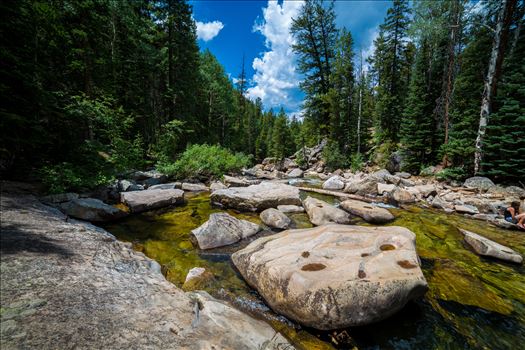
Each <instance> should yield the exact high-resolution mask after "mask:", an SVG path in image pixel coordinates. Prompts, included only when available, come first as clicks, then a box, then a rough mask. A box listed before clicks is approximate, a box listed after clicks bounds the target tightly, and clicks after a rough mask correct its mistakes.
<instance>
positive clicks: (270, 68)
mask: <svg viewBox="0 0 525 350" xmlns="http://www.w3.org/2000/svg"><path fill="white" fill-rule="evenodd" d="M190 4H191V5H192V6H193V17H194V19H195V22H196V24H197V36H198V43H199V46H200V48H201V50H206V49H209V50H210V51H211V52H212V53H213V54H214V55H215V56H216V57H217V59H218V60H219V62H221V64H222V65H223V66H224V68H225V70H226V72H227V73H228V74H229V75H230V78H231V79H232V81H234V82H235V79H236V78H237V77H238V76H239V74H240V72H241V69H242V62H243V57H244V65H245V70H246V76H247V78H248V83H249V84H248V85H249V88H248V90H247V95H248V97H249V98H251V99H255V98H257V97H260V98H261V99H262V102H263V104H264V106H265V109H270V108H273V109H274V110H278V109H279V108H281V107H283V108H284V110H285V112H286V113H287V114H288V115H290V116H291V115H300V114H301V110H302V107H301V104H302V102H303V98H304V94H303V93H302V92H301V90H300V88H299V83H300V81H301V75H300V74H299V73H298V72H297V71H295V60H296V57H295V54H294V53H293V51H292V49H291V45H292V44H293V43H294V39H293V37H292V36H291V35H290V34H289V29H290V25H291V23H292V18H295V17H297V15H298V14H299V11H300V9H301V6H302V2H301V1H299V0H294V1H286V0H285V1H282V0H280V1H272V0H266V1H258V0H246V1H241V0H238V1H218V0H215V1H213V0H208V1H206V0H193V1H190ZM390 5H391V1H386V0H385V1H381V0H374V1H372V0H369V1H358V0H338V1H337V0H336V2H335V13H336V16H337V19H336V25H337V27H338V28H342V27H346V28H347V29H348V30H350V32H351V33H352V36H353V38H354V42H355V45H354V51H355V52H356V53H357V54H358V53H359V50H360V49H362V50H363V55H364V56H365V57H366V56H368V55H369V54H370V53H372V42H373V40H374V38H375V37H376V36H377V33H378V26H379V24H381V23H382V22H383V19H384V17H385V15H386V11H387V9H388V8H389V7H390Z"/></svg>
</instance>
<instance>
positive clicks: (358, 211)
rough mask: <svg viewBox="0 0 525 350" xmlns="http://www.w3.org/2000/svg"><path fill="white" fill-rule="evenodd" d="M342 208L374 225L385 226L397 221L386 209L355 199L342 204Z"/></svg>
mask: <svg viewBox="0 0 525 350" xmlns="http://www.w3.org/2000/svg"><path fill="white" fill-rule="evenodd" d="M341 208H343V209H344V210H346V211H347V212H349V213H350V214H353V215H356V216H359V217H361V218H363V219H364V220H365V221H366V222H370V223H373V224H384V223H387V222H390V221H392V220H394V219H395V218H394V215H392V213H391V212H389V211H388V210H386V209H385V208H380V207H374V206H372V205H371V204H369V203H365V202H361V201H357V200H353V199H347V200H345V201H344V202H341Z"/></svg>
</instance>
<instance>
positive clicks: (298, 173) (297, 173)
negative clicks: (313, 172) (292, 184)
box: [287, 168, 304, 179]
mask: <svg viewBox="0 0 525 350" xmlns="http://www.w3.org/2000/svg"><path fill="white" fill-rule="evenodd" d="M303 174H304V171H302V170H301V169H299V168H295V169H293V170H292V171H290V172H289V173H288V175H287V176H288V177H289V178H290V179H293V178H298V177H303Z"/></svg>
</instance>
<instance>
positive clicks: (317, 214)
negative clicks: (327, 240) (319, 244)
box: [303, 197, 351, 226]
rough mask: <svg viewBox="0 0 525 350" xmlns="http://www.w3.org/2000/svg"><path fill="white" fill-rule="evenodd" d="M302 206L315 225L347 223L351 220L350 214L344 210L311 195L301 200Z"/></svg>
mask: <svg viewBox="0 0 525 350" xmlns="http://www.w3.org/2000/svg"><path fill="white" fill-rule="evenodd" d="M303 207H304V209H305V210H306V213H307V214H308V217H309V218H310V221H311V222H312V224H314V225H316V226H319V225H324V224H328V223H337V224H349V223H350V222H351V218H350V215H348V213H347V212H345V211H344V210H342V209H339V208H336V207H334V206H333V205H330V204H328V203H326V202H324V201H322V200H319V199H316V198H313V197H307V198H306V199H305V200H304V202H303Z"/></svg>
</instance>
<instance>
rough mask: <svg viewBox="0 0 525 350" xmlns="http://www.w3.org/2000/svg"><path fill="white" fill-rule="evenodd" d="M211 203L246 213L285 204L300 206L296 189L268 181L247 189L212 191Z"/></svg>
mask: <svg viewBox="0 0 525 350" xmlns="http://www.w3.org/2000/svg"><path fill="white" fill-rule="evenodd" d="M211 201H212V203H215V204H219V205H222V206H223V207H226V208H235V209H240V210H248V211H258V210H264V209H267V208H275V207H277V206H278V205H285V204H293V205H301V199H300V198H299V189H298V188H296V187H293V186H290V185H285V184H282V183H275V182H268V181H265V182H262V183H260V184H258V185H251V186H248V187H233V188H228V189H224V190H218V191H214V192H213V193H212V194H211Z"/></svg>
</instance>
